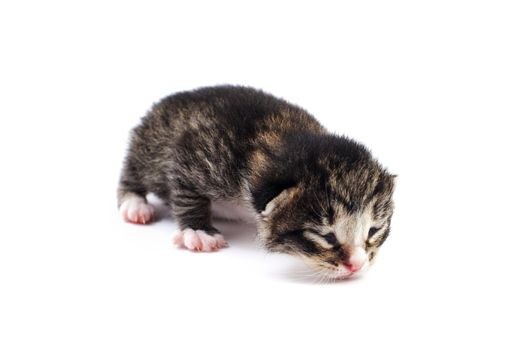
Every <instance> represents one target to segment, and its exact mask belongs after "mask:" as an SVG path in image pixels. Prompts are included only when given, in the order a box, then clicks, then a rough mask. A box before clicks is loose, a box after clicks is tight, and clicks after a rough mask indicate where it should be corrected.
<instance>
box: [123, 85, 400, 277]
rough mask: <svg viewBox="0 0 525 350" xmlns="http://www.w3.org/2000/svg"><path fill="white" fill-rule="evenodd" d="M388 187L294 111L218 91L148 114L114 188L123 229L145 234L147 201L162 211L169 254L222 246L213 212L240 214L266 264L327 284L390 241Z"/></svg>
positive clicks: (251, 92) (378, 173)
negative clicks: (300, 270)
mask: <svg viewBox="0 0 525 350" xmlns="http://www.w3.org/2000/svg"><path fill="white" fill-rule="evenodd" d="M393 190H394V177H393V176H392V175H390V174H389V173H388V172H387V171H386V170H385V169H384V168H382V167H381V165H380V164H379V163H378V162H377V161H376V160H375V159H374V158H372V156H371V154H370V153H369V152H368V151H367V149H366V148H365V147H364V146H362V145H360V144H358V143H357V142H355V141H353V140H349V139H348V138H346V137H342V136H337V135H334V134H331V133H329V132H328V131H327V130H326V129H325V128H324V127H323V126H321V125H320V124H319V123H318V122H317V120H316V119H314V117H312V116H311V115H310V114H308V113H307V112H306V111H305V110H303V109H301V108H299V107H297V106H295V105H292V104H290V103H288V102H286V101H284V100H282V99H279V98H276V97H274V96H271V95H269V94H266V93H264V92H262V91H260V90H255V89H252V88H247V87H237V86H218V87H207V88H201V89H197V90H194V91H188V92H181V93H177V94H174V95H171V96H168V97H166V98H164V99H163V100H161V101H160V102H159V103H157V104H155V105H154V106H153V107H152V109H151V110H150V111H149V113H148V114H147V115H146V116H145V117H144V118H143V119H142V122H141V124H140V125H139V126H138V127H136V128H135V129H134V130H133V131H132V134H131V142H130V146H129V150H128V154H127V156H126V159H125V162H124V167H123V169H122V174H121V179H120V184H119V188H118V204H119V207H120V211H121V213H122V215H123V217H124V219H125V220H127V221H129V222H133V223H137V224H146V223H148V222H150V221H151V220H152V219H153V215H154V209H153V207H152V206H151V205H150V204H149V203H148V202H147V200H146V194H147V193H155V194H156V195H157V196H158V197H160V198H161V199H163V200H164V201H165V202H166V203H167V205H168V206H169V207H170V209H171V212H172V214H173V216H174V218H175V219H176V220H177V221H178V223H179V226H180V231H179V232H177V233H176V235H175V238H174V242H175V244H176V245H177V246H179V247H185V248H187V249H190V250H193V251H205V252H209V251H214V250H217V249H219V248H222V247H225V246H226V245H227V243H226V241H225V239H224V237H223V236H222V235H221V234H220V232H219V231H218V230H217V229H216V228H215V227H214V226H213V223H212V220H211V217H212V203H213V206H215V204H216V203H226V204H228V205H229V206H230V207H231V206H232V205H234V206H235V207H238V208H243V209H244V211H247V212H249V213H250V214H251V215H252V217H253V219H254V220H255V222H256V225H257V229H258V237H259V238H260V240H261V242H262V243H263V244H264V246H265V247H266V248H267V249H268V250H270V251H273V252H283V253H288V254H293V255H296V256H299V257H301V258H303V259H304V261H305V262H306V263H308V264H309V265H310V266H312V267H313V268H314V269H315V270H317V271H318V272H320V273H321V274H323V275H324V276H326V277H329V278H346V277H349V276H351V275H353V274H355V273H357V272H358V271H363V270H365V269H366V268H367V267H368V266H369V265H370V263H371V262H373V261H374V259H375V257H376V255H377V252H378V249H379V247H380V246H381V245H382V244H383V242H384V241H385V239H386V238H387V236H388V234H389V232H390V221H391V218H392V213H393V202H392V193H393Z"/></svg>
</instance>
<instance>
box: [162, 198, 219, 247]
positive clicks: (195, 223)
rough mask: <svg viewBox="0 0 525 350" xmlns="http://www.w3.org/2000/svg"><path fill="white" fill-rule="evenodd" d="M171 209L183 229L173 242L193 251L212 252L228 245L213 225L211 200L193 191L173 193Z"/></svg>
mask: <svg viewBox="0 0 525 350" xmlns="http://www.w3.org/2000/svg"><path fill="white" fill-rule="evenodd" d="M170 197H171V198H170V203H169V204H170V207H171V210H172V213H173V215H174V216H175V218H176V219H177V221H178V224H179V226H180V228H181V230H180V231H179V232H177V234H176V235H175V237H174V239H173V242H174V243H175V245H176V246H178V247H181V248H187V249H189V250H193V251H198V252H200V251H203V252H211V251H214V250H217V249H220V248H223V247H226V246H227V245H228V244H227V243H226V241H225V240H224V237H223V236H222V235H221V234H220V233H219V231H218V230H217V229H216V228H215V227H213V226H212V225H211V208H210V200H209V199H208V198H206V197H203V196H200V195H198V194H196V193H194V192H192V191H188V190H179V191H174V192H172V195H171V196H170Z"/></svg>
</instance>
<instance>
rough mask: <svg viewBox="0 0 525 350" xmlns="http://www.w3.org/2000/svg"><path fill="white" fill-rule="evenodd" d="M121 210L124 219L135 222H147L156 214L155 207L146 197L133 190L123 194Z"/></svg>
mask: <svg viewBox="0 0 525 350" xmlns="http://www.w3.org/2000/svg"><path fill="white" fill-rule="evenodd" d="M119 211H120V215H121V216H122V218H123V219H124V220H126V221H127V222H131V223H134V224H147V223H149V222H151V221H152V220H153V217H154V215H155V209H154V208H153V206H152V205H151V204H149V203H148V201H147V200H146V197H144V196H141V195H139V194H137V193H133V192H128V193H126V194H125V195H124V196H123V201H122V204H121V205H120V207H119Z"/></svg>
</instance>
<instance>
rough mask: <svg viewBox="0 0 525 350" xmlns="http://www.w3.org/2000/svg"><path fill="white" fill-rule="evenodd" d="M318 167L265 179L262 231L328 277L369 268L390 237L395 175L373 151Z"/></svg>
mask: <svg viewBox="0 0 525 350" xmlns="http://www.w3.org/2000/svg"><path fill="white" fill-rule="evenodd" d="M315 168H316V169H312V168H311V167H310V169H308V171H307V172H300V173H302V177H301V178H297V177H295V178H290V177H279V174H277V176H276V177H274V178H273V179H271V180H270V181H268V182H266V183H265V185H264V187H263V188H262V191H261V192H260V193H261V194H262V196H260V197H259V198H263V200H262V202H261V203H259V220H258V230H259V236H260V239H261V240H262V242H263V244H264V245H265V246H266V247H267V248H268V249H269V250H270V251H274V252H282V253H288V254H292V255H296V256H299V257H301V258H303V259H304V261H305V262H306V263H307V264H308V265H310V266H311V267H312V268H313V269H314V270H316V271H317V272H319V274H320V275H322V276H323V277H327V278H331V279H339V278H347V277H350V276H352V275H354V274H356V273H358V272H363V271H365V270H366V269H367V268H368V267H369V266H370V265H371V264H372V263H373V262H374V260H375V258H376V256H377V254H378V251H379V248H380V246H381V245H382V244H383V243H384V242H385V240H386V238H387V237H388V234H389V232H390V222H391V218H392V214H393V209H394V205H393V201H392V194H393V190H394V180H395V179H394V176H392V175H390V174H388V173H387V172H386V171H385V170H383V169H382V168H381V167H380V166H379V164H378V163H377V162H376V161H375V160H373V159H371V158H370V157H365V159H364V160H363V161H360V162H352V163H351V164H345V163H344V161H343V162H340V160H339V162H336V163H334V162H330V160H328V161H327V162H324V161H321V162H318V161H317V162H316V166H315ZM313 170H316V172H315V171H313ZM294 173H297V169H290V170H289V171H288V173H287V174H294ZM264 198H266V200H264Z"/></svg>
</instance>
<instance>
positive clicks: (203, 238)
mask: <svg viewBox="0 0 525 350" xmlns="http://www.w3.org/2000/svg"><path fill="white" fill-rule="evenodd" d="M173 243H174V244H175V245H176V246H177V247H179V248H187V249H189V250H192V251H194V252H213V251H215V250H218V249H220V248H224V247H227V246H228V243H227V242H226V240H225V239H224V237H223V236H222V235H221V234H214V235H213V236H211V235H209V234H207V233H206V232H205V231H202V230H193V229H191V228H187V229H184V230H182V231H180V232H177V233H176V234H175V237H173Z"/></svg>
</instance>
